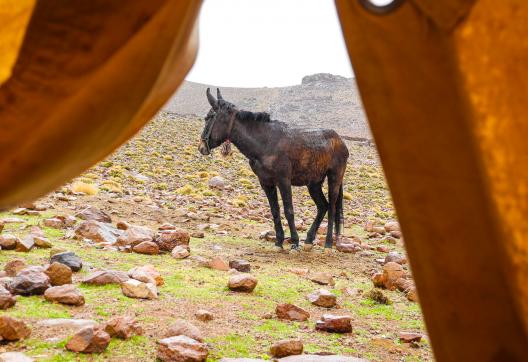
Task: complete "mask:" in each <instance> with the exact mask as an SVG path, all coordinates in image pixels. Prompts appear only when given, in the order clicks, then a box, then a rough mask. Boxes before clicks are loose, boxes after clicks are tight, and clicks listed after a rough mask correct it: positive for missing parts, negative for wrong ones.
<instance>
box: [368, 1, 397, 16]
mask: <svg viewBox="0 0 528 362" xmlns="http://www.w3.org/2000/svg"><path fill="white" fill-rule="evenodd" d="M358 1H359V3H360V4H361V6H363V7H364V8H365V9H366V10H368V11H370V12H371V13H374V14H376V15H387V14H389V13H391V12H393V11H394V10H396V9H397V8H399V7H400V5H401V4H403V2H404V0H389V2H387V1H386V0H385V1H382V3H384V4H380V5H377V4H375V3H374V2H373V0H358Z"/></svg>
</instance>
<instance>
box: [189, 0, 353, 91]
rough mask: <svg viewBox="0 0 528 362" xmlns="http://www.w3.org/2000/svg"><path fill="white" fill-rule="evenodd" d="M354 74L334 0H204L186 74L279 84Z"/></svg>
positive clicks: (210, 80)
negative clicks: (196, 48)
mask: <svg viewBox="0 0 528 362" xmlns="http://www.w3.org/2000/svg"><path fill="white" fill-rule="evenodd" d="M313 73H332V74H338V75H343V76H346V77H351V76H352V68H351V65H350V62H349V59H348V54H347V52H346V48H345V44H344V41H343V36H342V33H341V26H340V25H339V20H338V17H337V13H336V9H335V5H334V1H332V0H206V1H205V2H204V4H203V6H202V11H201V14H200V47H199V51H198V58H197V60H196V63H195V64H194V67H193V69H192V70H191V72H190V73H189V74H188V75H187V79H188V80H191V81H194V82H199V83H207V84H212V85H217V86H224V87H226V86H231V87H263V86H267V87H278V86H287V85H294V84H300V82H301V79H302V77H303V76H305V75H308V74H313Z"/></svg>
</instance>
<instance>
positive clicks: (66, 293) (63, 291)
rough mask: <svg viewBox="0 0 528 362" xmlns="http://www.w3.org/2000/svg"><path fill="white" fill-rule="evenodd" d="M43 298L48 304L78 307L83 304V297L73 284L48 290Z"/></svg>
mask: <svg viewBox="0 0 528 362" xmlns="http://www.w3.org/2000/svg"><path fill="white" fill-rule="evenodd" d="M44 298H46V300H48V301H50V302H57V303H61V304H67V305H75V306H80V305H83V304H84V296H83V295H82V294H81V292H80V291H79V290H78V289H77V288H76V287H75V285H73V284H65V285H60V286H56V287H51V288H48V289H47V290H46V291H45V292H44Z"/></svg>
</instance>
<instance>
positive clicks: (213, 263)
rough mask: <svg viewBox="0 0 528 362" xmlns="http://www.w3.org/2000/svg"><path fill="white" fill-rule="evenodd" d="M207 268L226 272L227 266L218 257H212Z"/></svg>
mask: <svg viewBox="0 0 528 362" xmlns="http://www.w3.org/2000/svg"><path fill="white" fill-rule="evenodd" d="M208 266H209V268H211V269H215V270H221V271H228V270H229V264H227V262H226V261H225V260H224V259H223V258H222V257H220V256H214V257H213V258H212V259H211V260H209V263H208Z"/></svg>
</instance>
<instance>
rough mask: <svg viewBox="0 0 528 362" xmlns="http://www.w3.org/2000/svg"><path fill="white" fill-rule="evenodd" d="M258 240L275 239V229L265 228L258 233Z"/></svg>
mask: <svg viewBox="0 0 528 362" xmlns="http://www.w3.org/2000/svg"><path fill="white" fill-rule="evenodd" d="M259 239H260V240H266V241H275V240H276V239H277V238H276V236H275V231H273V230H265V231H263V232H261V233H260V235H259Z"/></svg>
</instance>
